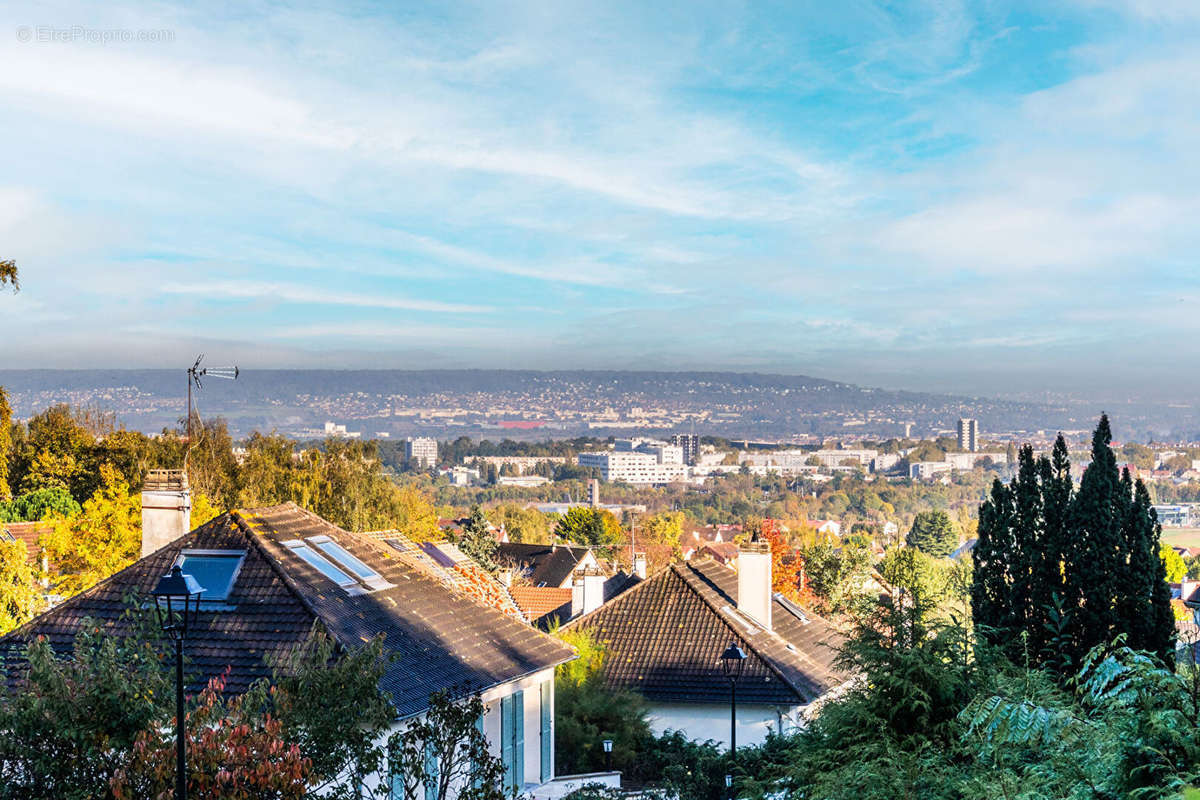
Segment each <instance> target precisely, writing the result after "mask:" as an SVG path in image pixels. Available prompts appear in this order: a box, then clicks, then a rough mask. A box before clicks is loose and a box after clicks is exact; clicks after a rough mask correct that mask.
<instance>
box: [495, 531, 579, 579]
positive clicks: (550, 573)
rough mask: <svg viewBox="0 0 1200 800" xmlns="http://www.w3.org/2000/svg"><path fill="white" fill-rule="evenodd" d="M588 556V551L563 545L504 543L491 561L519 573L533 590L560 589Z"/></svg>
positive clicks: (497, 549)
mask: <svg viewBox="0 0 1200 800" xmlns="http://www.w3.org/2000/svg"><path fill="white" fill-rule="evenodd" d="M590 552H591V549H590V548H588V547H575V546H573V545H566V544H526V543H522V542H506V543H504V544H501V545H500V546H499V547H497V548H496V554H495V555H494V556H493V558H494V559H495V561H496V562H497V563H499V564H512V565H513V566H515V567H516V568H517V569H520V570H521V571H522V572H524V573H525V577H526V578H528V580H529V582H530V583H531V584H532V585H534V586H562V585H563V584H564V583H565V582H566V581H567V579H568V578H570V577H571V573H573V572H574V571H575V568H576V567H577V566H579V562H581V561H583V559H584V558H585V557H587V554H588V553H590Z"/></svg>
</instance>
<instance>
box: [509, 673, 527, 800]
mask: <svg viewBox="0 0 1200 800" xmlns="http://www.w3.org/2000/svg"><path fill="white" fill-rule="evenodd" d="M512 697H513V789H514V793H515V792H519V791H520V790H521V789H523V788H525V693H524V692H521V691H517V692H513V696H512Z"/></svg>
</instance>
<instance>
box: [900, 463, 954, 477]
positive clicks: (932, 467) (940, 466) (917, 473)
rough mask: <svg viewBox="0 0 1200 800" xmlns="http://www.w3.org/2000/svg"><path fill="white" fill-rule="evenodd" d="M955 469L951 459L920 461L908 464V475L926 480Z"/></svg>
mask: <svg viewBox="0 0 1200 800" xmlns="http://www.w3.org/2000/svg"><path fill="white" fill-rule="evenodd" d="M953 469H954V465H953V464H951V463H950V462H949V461H918V462H916V463H913V464H909V465H908V477H910V478H914V479H915V480H919V481H926V480H929V479H930V478H933V477H936V476H938V475H944V474H946V473H948V472H950V471H951V470H953Z"/></svg>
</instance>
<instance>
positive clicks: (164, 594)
mask: <svg viewBox="0 0 1200 800" xmlns="http://www.w3.org/2000/svg"><path fill="white" fill-rule="evenodd" d="M203 593H204V588H203V587H201V586H200V584H199V583H197V582H196V579H195V578H193V577H192V576H191V575H186V574H184V572H183V569H182V568H180V567H179V566H178V565H176V566H174V567H172V568H171V571H170V572H169V573H168V574H166V575H163V576H162V577H161V578H159V579H158V585H157V586H155V587H154V590H153V591H152V592H150V594H151V596H153V597H154V607H155V609H156V610H157V612H158V624H159V625H160V626H161V627H162V630H163V633H165V634H166V635H167V636H168V638H170V639H171V640H172V641H173V642H175V800H187V766H186V763H185V756H186V748H187V745H186V744H185V743H184V718H183V640H184V639H186V638H187V632H188V626H189V625H191V624H193V623H194V622H195V621H196V613H197V612H198V611H199V610H200V595H201V594H203Z"/></svg>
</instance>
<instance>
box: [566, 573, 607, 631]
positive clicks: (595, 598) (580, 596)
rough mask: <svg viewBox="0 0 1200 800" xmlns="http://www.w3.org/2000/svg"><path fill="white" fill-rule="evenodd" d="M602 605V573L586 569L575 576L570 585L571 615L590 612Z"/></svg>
mask: <svg viewBox="0 0 1200 800" xmlns="http://www.w3.org/2000/svg"><path fill="white" fill-rule="evenodd" d="M602 605H604V573H603V572H601V571H600V570H597V569H588V570H584V571H583V572H581V573H579V574H577V575H576V576H575V582H574V583H573V584H572V585H571V617H572V619H573V618H575V617H578V616H580V615H581V614H590V613H591V612H593V611H595V610H596V609H597V608H599V607H600V606H602Z"/></svg>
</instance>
